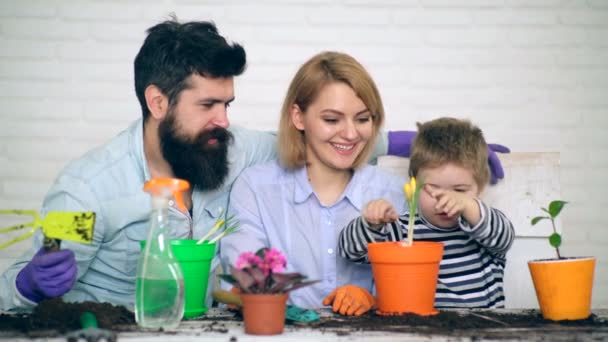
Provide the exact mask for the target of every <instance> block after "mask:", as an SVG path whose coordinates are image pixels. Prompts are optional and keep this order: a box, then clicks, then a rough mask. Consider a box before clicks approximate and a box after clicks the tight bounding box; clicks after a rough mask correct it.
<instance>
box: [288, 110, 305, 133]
mask: <svg viewBox="0 0 608 342" xmlns="http://www.w3.org/2000/svg"><path fill="white" fill-rule="evenodd" d="M291 122H292V123H293V125H294V126H295V127H296V129H297V130H299V131H303V130H304V113H302V111H301V110H300V106H298V105H297V104H295V103H294V104H293V105H292V106H291Z"/></svg>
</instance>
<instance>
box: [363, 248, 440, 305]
mask: <svg viewBox="0 0 608 342" xmlns="http://www.w3.org/2000/svg"><path fill="white" fill-rule="evenodd" d="M368 250H369V260H370V262H371V264H372V271H373V273H374V280H375V282H376V293H377V302H378V311H377V313H378V314H380V315H401V314H404V313H415V314H418V315H422V316H428V315H435V314H437V313H438V311H437V310H435V308H434V304H435V290H436V289H437V275H438V273H439V263H440V262H441V258H442V257H443V244H442V243H439V242H426V241H414V243H413V245H412V246H408V245H406V244H404V243H403V242H375V243H370V244H368Z"/></svg>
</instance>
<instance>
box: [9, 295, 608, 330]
mask: <svg viewBox="0 0 608 342" xmlns="http://www.w3.org/2000/svg"><path fill="white" fill-rule="evenodd" d="M86 311H89V312H92V313H93V314H95V316H96V317H97V320H98V324H99V327H100V328H104V329H110V330H114V331H117V332H124V331H140V329H139V328H138V326H137V325H136V324H135V320H134V314H133V313H132V312H130V311H129V310H127V309H126V308H124V307H122V306H113V305H111V304H108V303H93V302H83V303H64V302H63V301H62V300H61V299H52V300H48V301H43V302H41V303H40V304H39V305H38V306H37V307H36V308H35V310H34V312H32V314H29V315H6V314H0V337H6V336H24V335H25V336H29V337H57V336H63V335H65V333H66V332H69V331H73V330H78V329H80V321H79V318H80V316H81V315H82V313H83V312H86ZM190 321H199V319H194V320H190ZM200 321H201V323H202V322H203V321H205V322H206V323H211V325H210V326H209V327H211V328H213V327H215V326H217V328H218V329H215V328H213V329H211V330H209V327H207V328H204V327H203V326H202V325H201V332H202V333H204V332H205V331H213V332H220V333H228V332H229V329H227V328H222V327H220V326H223V324H221V323H222V322H226V321H237V322H238V321H242V318H241V316H240V315H235V316H234V317H232V316H222V317H207V316H203V317H201V318H200ZM288 324H289V322H288ZM291 326H292V329H299V327H302V328H306V329H314V330H319V331H323V332H335V333H336V334H337V335H348V334H350V332H357V331H385V332H403V333H419V334H432V335H450V336H471V335H474V336H478V337H500V336H499V335H497V334H500V333H506V332H507V331H509V329H510V328H524V329H525V328H530V329H533V330H535V331H544V330H547V331H548V330H552V331H555V330H558V331H560V330H563V331H571V330H576V331H608V321H606V320H604V319H600V318H598V317H597V316H595V315H591V316H590V317H589V318H588V319H585V320H578V321H561V322H553V321H548V320H545V319H543V318H542V316H541V315H540V313H539V311H538V310H524V311H522V312H520V313H496V312H492V311H487V310H470V311H467V310H459V311H448V310H446V311H440V313H439V314H438V315H435V316H428V317H422V316H417V315H413V314H407V315H403V316H379V315H377V314H375V313H374V312H369V313H367V314H364V315H362V316H359V317H345V316H340V315H337V314H333V313H329V312H326V311H323V314H322V315H321V319H320V320H319V321H316V322H314V323H308V324H301V325H291ZM220 328H221V329H220ZM505 336H506V335H505Z"/></svg>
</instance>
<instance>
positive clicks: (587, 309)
mask: <svg viewBox="0 0 608 342" xmlns="http://www.w3.org/2000/svg"><path fill="white" fill-rule="evenodd" d="M528 268H529V269H530V274H531V275H532V282H533V283H534V289H535V290H536V298H537V299H538V305H539V306H540V311H541V312H542V314H543V317H544V318H545V319H550V320H553V321H561V320H565V319H567V320H576V319H585V318H587V317H589V315H591V293H592V290H593V271H594V269H595V258H593V257H589V258H568V259H551V260H533V261H529V262H528Z"/></svg>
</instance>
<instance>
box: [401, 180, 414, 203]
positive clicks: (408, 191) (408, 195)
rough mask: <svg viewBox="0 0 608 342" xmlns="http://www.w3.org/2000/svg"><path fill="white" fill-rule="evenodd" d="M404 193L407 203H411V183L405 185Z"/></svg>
mask: <svg viewBox="0 0 608 342" xmlns="http://www.w3.org/2000/svg"><path fill="white" fill-rule="evenodd" d="M403 191H405V197H406V198H407V202H408V203H410V202H411V201H412V187H411V185H410V184H409V183H405V184H403Z"/></svg>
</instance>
